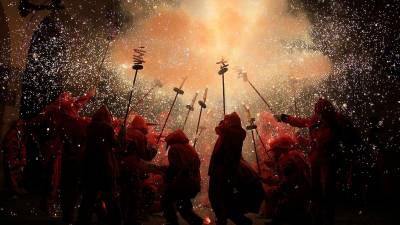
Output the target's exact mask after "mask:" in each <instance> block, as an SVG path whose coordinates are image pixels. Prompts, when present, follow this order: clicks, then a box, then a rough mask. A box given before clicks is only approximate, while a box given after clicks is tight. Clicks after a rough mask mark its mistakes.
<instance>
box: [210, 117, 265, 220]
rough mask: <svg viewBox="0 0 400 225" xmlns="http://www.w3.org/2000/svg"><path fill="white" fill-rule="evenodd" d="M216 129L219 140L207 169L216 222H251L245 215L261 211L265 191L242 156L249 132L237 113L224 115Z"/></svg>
mask: <svg viewBox="0 0 400 225" xmlns="http://www.w3.org/2000/svg"><path fill="white" fill-rule="evenodd" d="M215 131H216V133H217V135H218V139H217V142H216V143H215V146H214V150H213V153H212V155H211V160H210V166H209V170H208V175H209V176H210V184H209V190H208V195H209V199H210V203H211V206H212V208H213V210H214V212H215V215H216V219H217V221H216V222H217V225H226V224H227V220H228V219H230V220H232V221H233V222H234V223H235V224H240V225H247V224H252V221H251V220H250V219H249V218H248V217H246V216H245V215H244V214H245V213H248V212H255V213H258V211H259V209H260V205H261V202H262V200H263V197H264V193H263V189H262V184H261V181H260V178H259V177H258V175H257V173H256V172H255V171H254V169H253V168H251V167H250V165H248V163H247V162H246V161H244V160H243V158H242V147H243V141H244V139H245V138H246V131H245V130H244V129H243V128H242V126H241V120H240V117H239V116H238V114H237V113H236V112H234V113H231V114H228V115H225V117H224V120H222V121H221V122H220V123H219V125H218V126H217V127H216V128H215Z"/></svg>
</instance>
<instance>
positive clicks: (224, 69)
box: [217, 58, 229, 115]
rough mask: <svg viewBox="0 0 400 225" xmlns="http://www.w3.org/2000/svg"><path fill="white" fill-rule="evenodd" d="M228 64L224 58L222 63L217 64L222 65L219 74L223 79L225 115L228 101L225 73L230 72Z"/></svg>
mask: <svg viewBox="0 0 400 225" xmlns="http://www.w3.org/2000/svg"><path fill="white" fill-rule="evenodd" d="M227 63H228V62H227V61H225V59H224V58H222V59H221V61H219V62H217V64H220V67H219V71H218V74H219V75H221V78H222V101H223V105H224V115H225V114H226V101H225V73H226V72H228V66H229V64H227Z"/></svg>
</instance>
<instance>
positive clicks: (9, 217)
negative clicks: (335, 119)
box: [0, 193, 400, 225]
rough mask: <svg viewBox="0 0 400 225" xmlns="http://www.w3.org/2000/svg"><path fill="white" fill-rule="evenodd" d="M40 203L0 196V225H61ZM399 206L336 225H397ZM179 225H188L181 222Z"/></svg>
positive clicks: (157, 219) (341, 210) (346, 210)
mask: <svg viewBox="0 0 400 225" xmlns="http://www.w3.org/2000/svg"><path fill="white" fill-rule="evenodd" d="M39 205H40V201H39V198H38V197H37V196H34V195H26V196H23V197H20V198H15V197H13V196H8V195H6V194H5V193H2V194H0V224H1V225H62V223H61V222H60V218H59V215H53V216H49V215H46V214H45V213H44V212H42V211H41V210H40V209H39V208H40V207H39ZM196 211H197V212H198V213H199V214H201V215H202V216H210V217H211V221H214V220H213V216H212V215H213V214H212V212H211V210H210V209H208V208H202V209H196ZM399 215H400V206H399V205H397V206H396V207H388V206H386V207H382V206H381V205H378V204H376V205H374V206H369V207H367V208H366V209H364V210H363V211H360V210H358V209H355V208H354V207H350V206H345V205H340V206H338V209H337V216H336V224H337V225H399V224H400V219H399ZM249 216H250V217H251V218H252V219H253V221H254V225H264V223H265V222H266V220H265V219H263V218H260V216H258V215H256V214H250V215H249ZM163 223H164V219H163V217H162V215H161V214H153V215H151V216H149V217H148V218H147V219H146V222H145V223H144V225H161V224H163ZM94 224H96V223H94ZM181 224H182V225H187V224H186V223H185V222H184V221H182V222H181Z"/></svg>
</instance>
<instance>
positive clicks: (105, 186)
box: [78, 106, 121, 225]
mask: <svg viewBox="0 0 400 225" xmlns="http://www.w3.org/2000/svg"><path fill="white" fill-rule="evenodd" d="M86 137H87V142H86V151H85V156H84V164H83V165H84V166H83V172H84V174H83V195H82V203H81V207H80V209H79V216H78V224H82V225H86V224H90V221H91V216H92V213H93V211H94V207H95V202H96V199H97V197H98V194H99V193H100V194H101V199H102V200H104V202H105V208H106V210H107V221H106V222H107V224H118V225H119V224H121V215H120V208H119V204H118V199H117V197H118V193H117V187H116V178H117V175H118V166H117V161H116V159H115V156H114V152H113V148H114V147H115V146H116V145H117V143H116V139H115V135H114V129H113V127H112V116H111V113H110V111H109V110H108V108H107V107H106V106H102V107H101V108H100V109H99V110H97V112H96V113H95V114H94V115H93V117H92V121H91V122H90V124H89V125H88V126H87V129H86Z"/></svg>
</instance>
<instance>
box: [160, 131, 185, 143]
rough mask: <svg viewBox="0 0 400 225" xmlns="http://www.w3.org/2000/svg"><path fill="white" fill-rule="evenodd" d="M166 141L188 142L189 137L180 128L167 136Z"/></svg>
mask: <svg viewBox="0 0 400 225" xmlns="http://www.w3.org/2000/svg"><path fill="white" fill-rule="evenodd" d="M165 142H166V143H167V145H173V144H188V143H189V138H188V137H187V136H186V134H185V133H184V132H183V131H182V130H181V129H178V130H176V131H174V132H172V133H170V134H168V136H167V137H166V138H165Z"/></svg>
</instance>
